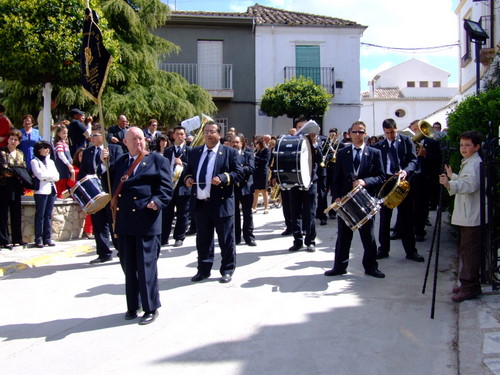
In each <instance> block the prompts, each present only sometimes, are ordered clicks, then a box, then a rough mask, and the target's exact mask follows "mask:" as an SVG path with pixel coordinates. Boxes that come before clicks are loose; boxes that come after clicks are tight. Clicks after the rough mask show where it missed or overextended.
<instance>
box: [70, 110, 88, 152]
mask: <svg viewBox="0 0 500 375" xmlns="http://www.w3.org/2000/svg"><path fill="white" fill-rule="evenodd" d="M69 115H70V116H71V122H70V123H69V125H68V137H69V140H70V145H69V151H70V153H71V156H73V155H75V152H76V150H78V149H79V148H85V147H87V138H88V137H89V132H88V129H87V127H86V126H85V125H83V121H84V120H85V112H83V111H80V110H79V109H78V108H73V109H72V110H71V111H70V112H69Z"/></svg>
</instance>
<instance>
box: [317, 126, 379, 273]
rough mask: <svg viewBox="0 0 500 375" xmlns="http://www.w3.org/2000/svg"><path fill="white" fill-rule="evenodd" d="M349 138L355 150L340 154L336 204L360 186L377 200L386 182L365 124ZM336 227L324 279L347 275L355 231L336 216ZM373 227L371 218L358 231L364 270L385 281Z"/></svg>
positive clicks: (336, 173) (340, 152) (352, 148)
mask: <svg viewBox="0 0 500 375" xmlns="http://www.w3.org/2000/svg"><path fill="white" fill-rule="evenodd" d="M349 135H350V138H351V140H352V146H351V145H347V146H346V147H344V148H343V149H342V150H339V152H338V153H337V163H336V166H335V172H334V177H333V198H334V199H335V201H336V202H340V200H341V198H342V197H344V196H345V195H346V194H347V193H349V192H350V191H351V190H352V189H353V188H355V187H356V186H358V185H360V186H362V187H363V188H365V189H366V190H367V192H368V194H370V195H371V196H375V195H376V192H377V190H378V188H379V187H380V186H381V185H382V183H383V181H384V170H383V166H382V156H381V154H380V151H379V150H376V149H374V148H371V147H368V146H366V145H365V137H366V126H365V124H364V123H363V122H362V121H356V122H354V123H353V124H352V126H351V129H350V132H349ZM337 223H338V235H337V242H336V244H335V263H334V266H333V268H332V269H331V270H328V271H326V272H325V276H337V275H343V274H345V273H347V265H348V264H349V248H350V247H351V242H352V236H353V231H352V230H351V228H349V227H348V226H347V225H346V224H345V222H344V220H343V219H342V218H341V217H340V216H337ZM373 223H374V218H371V219H370V220H368V221H367V222H366V223H365V224H364V225H363V226H362V227H361V228H359V235H360V236H361V242H362V243H363V249H364V254H363V267H364V269H365V273H366V274H367V275H370V276H373V277H376V278H384V277H385V275H384V273H382V272H381V271H380V270H379V269H378V263H377V243H376V242H375V235H374V229H373Z"/></svg>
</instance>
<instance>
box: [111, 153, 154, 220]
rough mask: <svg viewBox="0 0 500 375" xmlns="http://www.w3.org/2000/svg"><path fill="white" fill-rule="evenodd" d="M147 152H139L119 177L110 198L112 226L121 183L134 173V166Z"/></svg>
mask: <svg viewBox="0 0 500 375" xmlns="http://www.w3.org/2000/svg"><path fill="white" fill-rule="evenodd" d="M146 154H148V152H142V153H141V154H139V156H138V157H137V158H136V159H135V161H134V162H133V163H132V165H131V166H130V167H129V168H128V170H127V173H125V174H124V175H123V177H122V178H121V179H120V183H119V184H118V187H117V188H116V190H115V193H114V194H113V198H112V199H111V210H112V211H113V227H114V225H115V222H116V208H117V206H116V204H117V203H116V202H117V198H118V195H119V194H120V192H121V191H122V187H123V183H124V182H125V181H127V180H128V178H129V177H130V176H131V175H132V173H134V170H135V167H137V164H139V163H140V162H141V160H142V158H144V155H146Z"/></svg>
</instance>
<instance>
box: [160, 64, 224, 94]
mask: <svg viewBox="0 0 500 375" xmlns="http://www.w3.org/2000/svg"><path fill="white" fill-rule="evenodd" d="M159 68H160V69H161V70H164V71H166V72H171V73H178V74H180V75H181V76H182V77H184V78H185V79H186V80H187V81H188V82H189V83H191V84H195V85H199V86H201V87H203V88H204V89H205V90H232V89H233V65H232V64H187V63H186V64H184V63H160V64H159Z"/></svg>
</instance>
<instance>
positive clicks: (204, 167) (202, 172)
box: [198, 150, 212, 190]
mask: <svg viewBox="0 0 500 375" xmlns="http://www.w3.org/2000/svg"><path fill="white" fill-rule="evenodd" d="M210 151H212V150H207V156H206V157H205V160H204V161H203V164H202V165H201V169H200V180H199V181H198V186H199V187H200V189H202V190H203V189H205V186H207V183H206V178H205V176H206V175H207V166H208V159H209V158H210Z"/></svg>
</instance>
